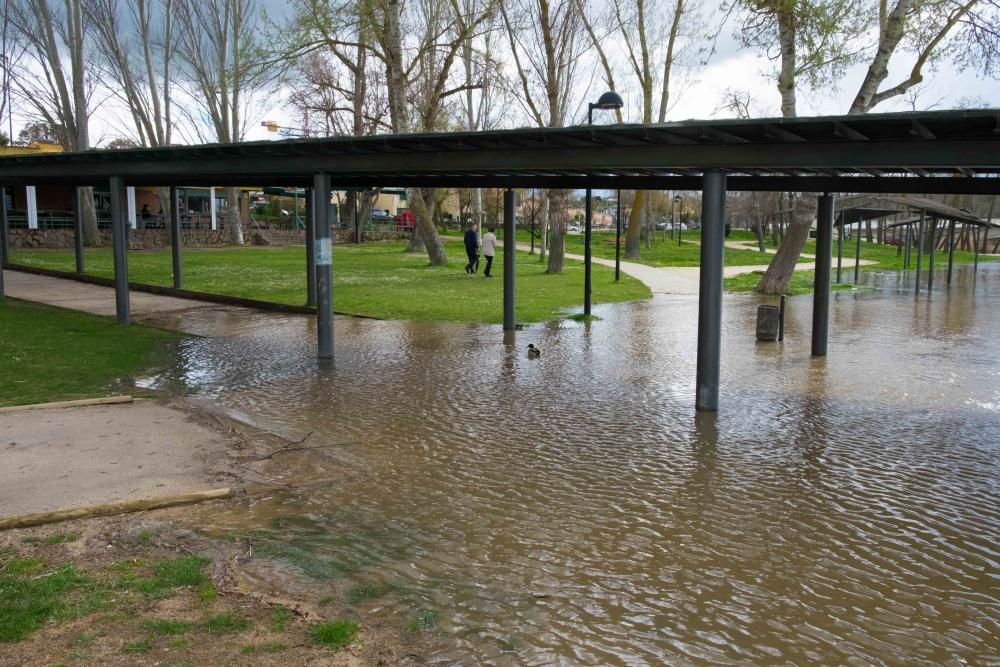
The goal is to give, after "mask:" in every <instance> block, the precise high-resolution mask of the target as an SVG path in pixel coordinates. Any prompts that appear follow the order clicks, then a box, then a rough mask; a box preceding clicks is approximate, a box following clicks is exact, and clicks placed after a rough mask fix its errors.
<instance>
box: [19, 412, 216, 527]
mask: <svg viewBox="0 0 1000 667" xmlns="http://www.w3.org/2000/svg"><path fill="white" fill-rule="evenodd" d="M227 448H228V442H227V440H226V438H225V437H224V436H223V435H222V434H221V433H219V432H217V431H216V430H214V429H211V428H208V427H207V426H204V425H202V424H199V423H198V422H196V421H195V420H194V419H192V418H191V417H190V416H188V415H187V414H185V412H183V411H182V410H179V409H176V408H173V407H170V406H168V405H163V404H162V403H160V402H158V401H139V402H136V403H130V404H125V405H97V406H87V407H75V408H64V409H56V410H40V411H30V412H15V413H9V414H3V415H0V460H2V461H3V465H0V515H2V516H4V517H10V516H16V515H21V514H34V513H36V512H51V511H54V510H62V509H72V508H78V507H86V506H89V505H101V504H105V503H117V502H124V501H129V500H139V499H145V498H155V497H161V496H169V495H175V494H181V493H189V492H192V491H205V490H207V489H210V488H214V487H217V486H220V484H219V483H218V482H214V481H213V477H214V473H215V472H217V470H218V467H219V466H220V465H222V463H223V461H224V458H225V453H226V450H227Z"/></svg>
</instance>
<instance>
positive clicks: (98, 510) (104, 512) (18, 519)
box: [0, 487, 233, 530]
mask: <svg viewBox="0 0 1000 667" xmlns="http://www.w3.org/2000/svg"><path fill="white" fill-rule="evenodd" d="M232 495H233V489H232V488H230V487H226V488H224V489H212V490H211V491H196V492H195V493H184V494H181V495H177V496H163V497H160V498H145V499H143V500H130V501H127V502H123V503H111V504H108V505H93V506H91V507H81V508H79V509H73V510H58V511H55V512H42V513H40V514H24V515H22V516H13V517H8V518H6V519H0V530H8V529H10V528H27V527H28V526H41V525H43V524H47V523H57V522H60V521H69V520H71V519H89V518H91V517H95V516H109V515H112V514H126V513H129V512H144V511H146V510H155V509H161V508H164V507H175V506H177V505H191V504H193V503H200V502H204V501H206V500H217V499H220V498H229V497H230V496H232Z"/></svg>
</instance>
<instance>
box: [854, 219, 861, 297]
mask: <svg viewBox="0 0 1000 667" xmlns="http://www.w3.org/2000/svg"><path fill="white" fill-rule="evenodd" d="M860 274H861V221H860V220H858V238H857V240H856V241H855V243H854V284H855V285H857V284H858V277H859V275H860Z"/></svg>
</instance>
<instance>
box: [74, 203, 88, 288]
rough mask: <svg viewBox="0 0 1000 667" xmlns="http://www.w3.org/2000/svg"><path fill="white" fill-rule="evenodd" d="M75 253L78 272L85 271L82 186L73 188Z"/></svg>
mask: <svg viewBox="0 0 1000 667" xmlns="http://www.w3.org/2000/svg"><path fill="white" fill-rule="evenodd" d="M72 206H73V254H74V256H75V258H76V272H77V273H83V271H84V269H85V268H86V267H85V266H84V261H83V207H82V206H80V188H73V202H72Z"/></svg>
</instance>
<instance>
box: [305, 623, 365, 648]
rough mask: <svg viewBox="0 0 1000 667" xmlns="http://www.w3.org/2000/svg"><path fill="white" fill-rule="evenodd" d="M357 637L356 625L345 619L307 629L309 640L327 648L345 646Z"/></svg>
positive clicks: (318, 624)
mask: <svg viewBox="0 0 1000 667" xmlns="http://www.w3.org/2000/svg"><path fill="white" fill-rule="evenodd" d="M357 636H358V624H357V623H355V622H354V621H350V620H347V619H340V620H336V621H330V622H328V623H317V624H315V625H313V626H312V627H311V628H309V638H310V639H311V640H312V641H313V642H314V643H316V644H322V645H323V646H327V647H329V648H340V647H342V646H347V645H348V644H350V643H351V642H353V641H354V639H355V638H356V637H357Z"/></svg>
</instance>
